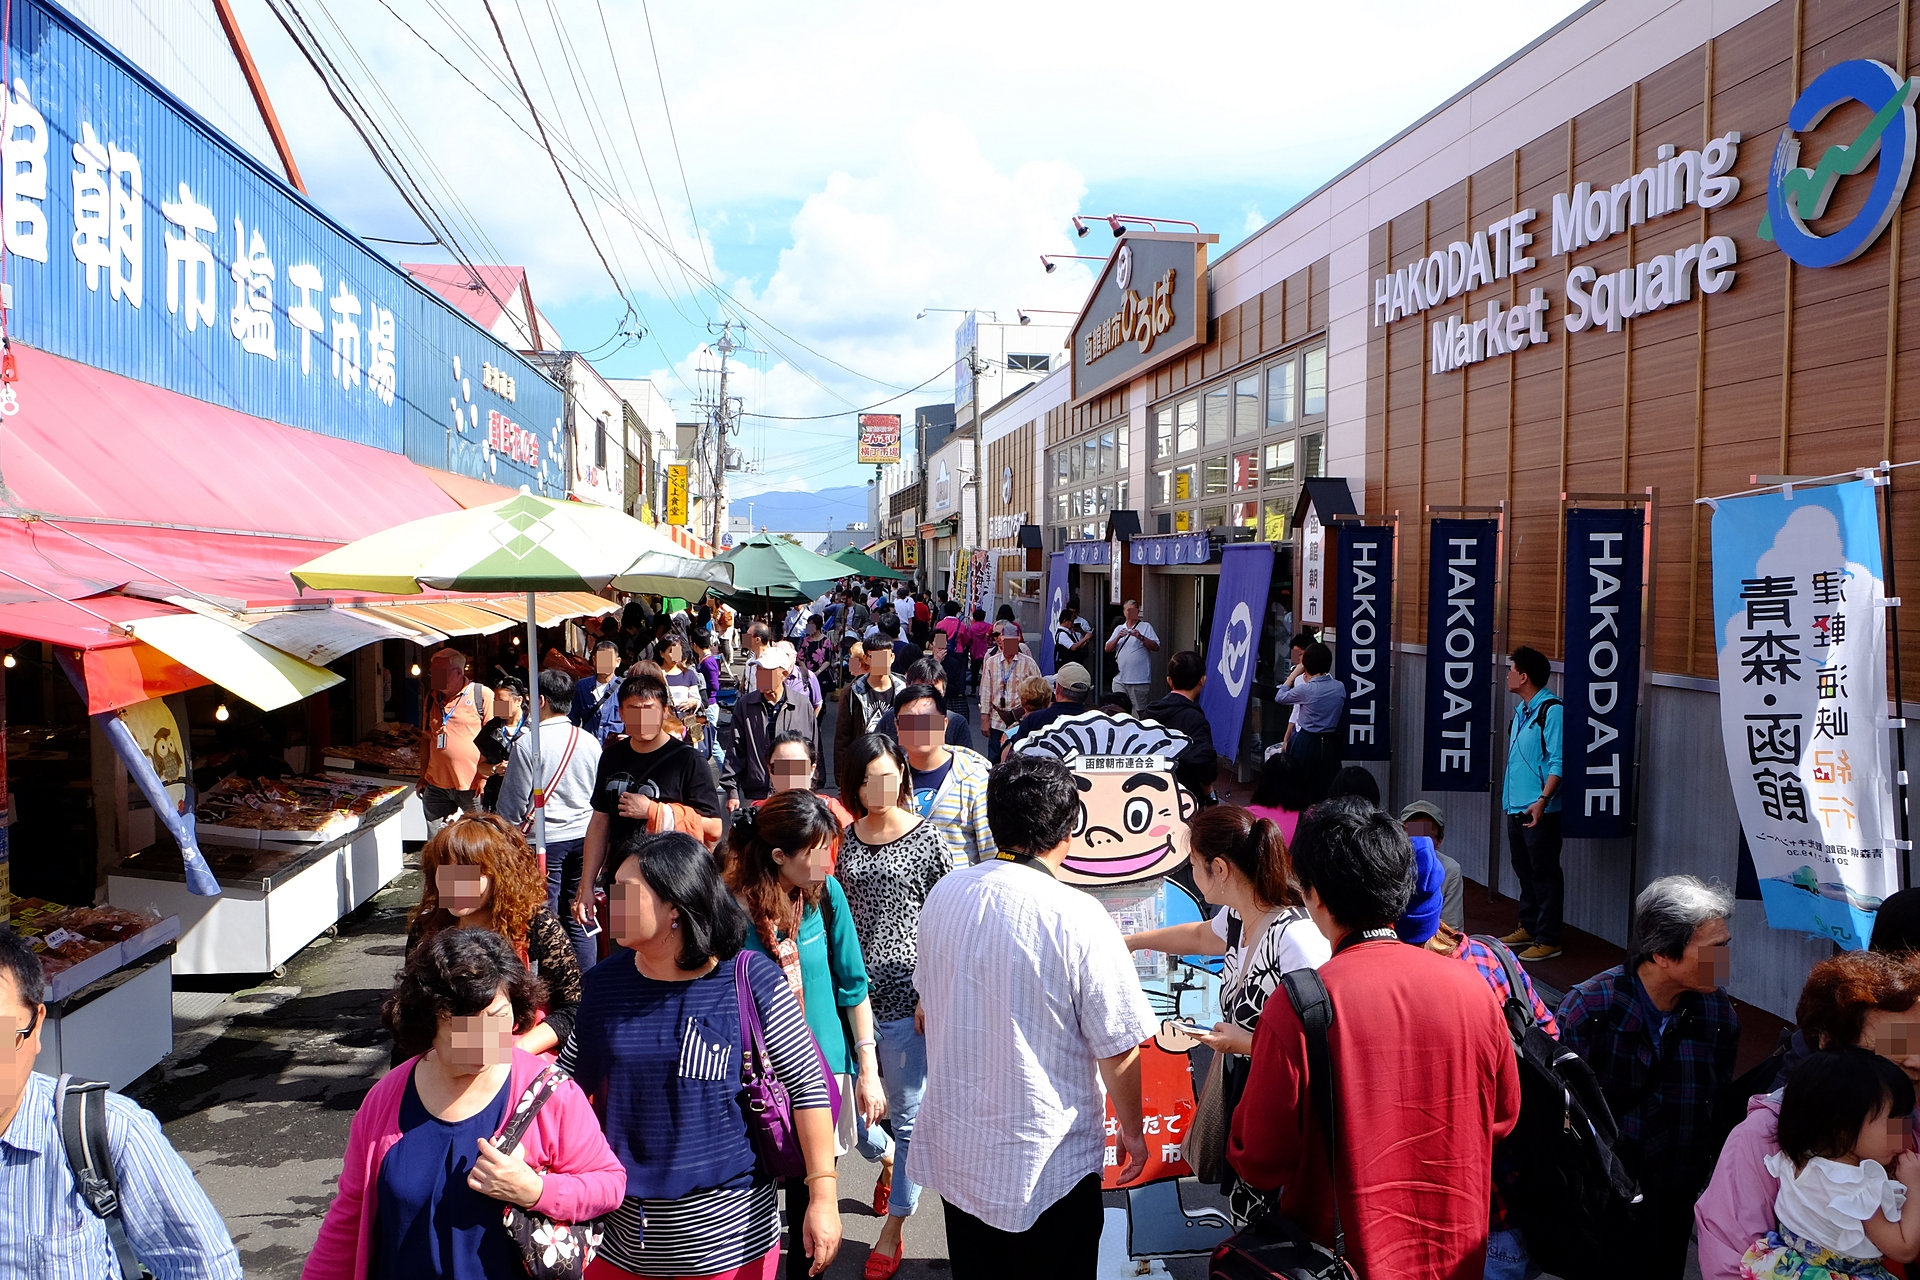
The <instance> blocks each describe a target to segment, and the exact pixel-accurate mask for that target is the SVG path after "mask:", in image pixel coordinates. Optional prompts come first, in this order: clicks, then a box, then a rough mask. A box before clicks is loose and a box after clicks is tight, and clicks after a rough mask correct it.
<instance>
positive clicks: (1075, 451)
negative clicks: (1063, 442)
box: [1066, 444, 1086, 481]
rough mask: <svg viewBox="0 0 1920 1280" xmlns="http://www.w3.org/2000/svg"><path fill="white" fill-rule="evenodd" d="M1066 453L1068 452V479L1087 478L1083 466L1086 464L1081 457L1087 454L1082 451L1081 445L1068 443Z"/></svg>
mask: <svg viewBox="0 0 1920 1280" xmlns="http://www.w3.org/2000/svg"><path fill="white" fill-rule="evenodd" d="M1066 454H1067V479H1068V480H1069V481H1079V480H1084V479H1086V473H1085V471H1084V470H1082V467H1083V465H1084V464H1083V463H1082V462H1081V459H1082V458H1083V457H1084V456H1085V454H1084V453H1083V452H1082V451H1081V449H1080V446H1079V445H1077V444H1070V445H1068V446H1067V448H1066Z"/></svg>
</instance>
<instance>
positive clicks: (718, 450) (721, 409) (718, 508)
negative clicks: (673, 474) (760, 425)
mask: <svg viewBox="0 0 1920 1280" xmlns="http://www.w3.org/2000/svg"><path fill="white" fill-rule="evenodd" d="M739 347H740V344H739V343H737V342H735V341H734V340H733V321H731V320H728V321H725V322H724V323H723V324H722V325H721V327H720V340H719V341H718V342H716V343H714V344H713V348H714V350H716V351H718V352H719V353H720V403H719V405H718V406H717V407H716V408H715V409H714V414H713V426H714V441H713V497H712V503H713V525H712V529H713V536H712V537H711V538H710V539H708V541H709V542H711V543H712V544H713V546H714V548H715V549H716V550H718V549H719V547H720V535H721V534H722V533H724V532H725V531H726V520H727V428H728V425H729V422H730V420H731V419H732V417H733V402H732V401H730V400H728V399H727V358H728V357H729V356H731V355H732V354H733V353H734V352H735V351H737V350H738V349H739Z"/></svg>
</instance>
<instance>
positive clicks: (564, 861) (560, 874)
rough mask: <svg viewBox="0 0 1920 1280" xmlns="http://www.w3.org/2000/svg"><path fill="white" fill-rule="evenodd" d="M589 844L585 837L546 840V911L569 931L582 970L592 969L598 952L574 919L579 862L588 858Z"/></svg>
mask: <svg viewBox="0 0 1920 1280" xmlns="http://www.w3.org/2000/svg"><path fill="white" fill-rule="evenodd" d="M586 845H587V842H586V840H585V839H584V838H582V839H579V840H549V841H548V842H547V910H548V911H550V912H552V913H553V918H554V919H555V920H558V921H559V922H560V927H561V928H563V929H565V930H566V931H567V941H569V942H571V943H572V944H573V954H574V955H575V956H576V957H578V959H579V961H580V972H581V973H585V972H586V971H587V970H589V969H591V968H593V962H594V957H595V954H596V952H597V951H598V948H597V947H596V946H595V945H594V940H593V938H592V937H591V936H590V935H589V934H588V933H587V931H586V930H585V929H584V928H582V927H581V926H580V922H579V921H578V920H575V919H574V918H573V899H574V897H575V896H576V895H577V894H578V893H579V892H580V863H581V861H582V859H583V858H584V857H585V852H586Z"/></svg>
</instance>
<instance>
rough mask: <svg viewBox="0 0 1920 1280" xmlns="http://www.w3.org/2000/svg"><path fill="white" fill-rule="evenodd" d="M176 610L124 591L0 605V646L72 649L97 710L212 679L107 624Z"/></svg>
mask: <svg viewBox="0 0 1920 1280" xmlns="http://www.w3.org/2000/svg"><path fill="white" fill-rule="evenodd" d="M179 612H181V611H180V610H178V609H175V608H173V607H171V606H169V605H164V604H155V603H152V602H150V601H146V600H128V599H126V598H125V597H122V596H105V597H102V598H99V599H95V600H88V601H87V602H86V603H85V604H70V603H67V602H65V601H61V600H41V601H35V602H32V603H22V604H0V637H7V639H5V640H0V646H5V647H11V643H12V641H15V640H44V641H46V642H47V643H48V644H51V645H53V646H54V647H55V648H57V649H65V650H67V651H68V652H70V653H71V654H73V656H74V658H75V659H76V660H77V661H78V662H79V664H80V669H81V670H82V671H83V672H84V673H85V675H86V681H87V711H88V713H89V714H94V715H97V714H99V713H100V712H102V711H117V710H119V709H120V708H121V707H130V706H132V705H133V704H134V703H136V702H145V701H146V700H147V699H148V698H159V697H164V696H165V695H167V694H169V693H184V692H185V691H186V690H188V689H198V688H200V687H201V686H202V685H208V684H212V683H213V681H211V680H209V679H207V677H205V676H203V675H201V674H200V673H199V672H197V671H194V670H193V669H191V668H189V667H185V666H182V665H181V664H180V663H178V662H175V661H174V660H173V659H172V658H169V657H168V656H167V655H166V654H164V653H162V652H160V651H159V650H158V649H156V648H154V647H153V646H152V645H147V644H142V643H140V642H139V641H138V640H135V639H134V638H133V637H132V636H129V635H125V634H123V633H121V632H118V631H115V630H114V629H113V627H112V625H111V624H112V623H115V622H123V623H124V622H138V621H140V620H141V619H142V618H157V617H161V616H163V615H165V614H170V613H179Z"/></svg>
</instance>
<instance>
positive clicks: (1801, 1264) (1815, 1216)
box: [1740, 1151, 1907, 1280]
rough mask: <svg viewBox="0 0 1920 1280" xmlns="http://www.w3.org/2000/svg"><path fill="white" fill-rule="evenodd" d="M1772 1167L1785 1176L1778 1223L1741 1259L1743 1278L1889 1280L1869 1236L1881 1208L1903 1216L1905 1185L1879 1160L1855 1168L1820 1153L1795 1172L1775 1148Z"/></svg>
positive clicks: (1776, 1205) (1776, 1206) (1892, 1216)
mask: <svg viewBox="0 0 1920 1280" xmlns="http://www.w3.org/2000/svg"><path fill="white" fill-rule="evenodd" d="M1766 1164H1767V1172H1768V1173H1771V1174H1772V1175H1774V1176H1775V1177H1776V1178H1778V1179H1780V1194H1779V1196H1778V1197H1776V1198H1775V1200H1774V1202H1773V1212H1774V1217H1775V1218H1776V1219H1777V1221H1778V1225H1777V1226H1776V1228H1775V1229H1774V1230H1772V1231H1769V1232H1768V1233H1767V1234H1766V1235H1764V1236H1762V1237H1761V1238H1760V1239H1758V1240H1756V1241H1754V1242H1753V1244H1752V1245H1751V1246H1750V1247H1749V1248H1748V1249H1747V1252H1746V1254H1745V1256H1743V1257H1742V1258H1741V1259H1740V1280H1828V1277H1830V1276H1865V1277H1874V1278H1875V1280H1879V1278H1881V1277H1886V1278H1887V1280H1891V1277H1892V1274H1893V1273H1892V1272H1890V1271H1888V1270H1887V1268H1886V1266H1885V1265H1884V1264H1883V1263H1882V1262H1881V1260H1880V1259H1881V1253H1880V1250H1879V1249H1877V1248H1875V1247H1874V1245H1873V1242H1872V1241H1870V1240H1868V1239H1867V1232H1866V1222H1867V1220H1868V1219H1869V1218H1871V1217H1873V1215H1874V1214H1875V1213H1884V1214H1886V1217H1887V1221H1889V1222H1898V1221H1900V1213H1901V1210H1902V1209H1903V1208H1904V1207H1905V1205H1906V1199H1907V1188H1906V1187H1905V1185H1903V1184H1902V1183H1900V1182H1899V1181H1897V1180H1895V1179H1894V1178H1893V1177H1891V1176H1889V1175H1888V1173H1887V1171H1886V1169H1885V1168H1883V1167H1882V1166H1881V1165H1880V1164H1879V1163H1878V1162H1877V1161H1873V1160H1862V1161H1861V1162H1860V1163H1859V1164H1857V1165H1849V1164H1842V1163H1841V1162H1840V1161H1838V1160H1829V1159H1827V1158H1826V1157H1824V1156H1815V1157H1813V1158H1812V1159H1811V1160H1808V1161H1807V1163H1806V1165H1805V1166H1804V1167H1803V1168H1800V1169H1797V1170H1796V1169H1795V1168H1794V1167H1793V1159H1792V1158H1791V1157H1790V1156H1788V1155H1787V1154H1786V1153H1785V1152H1782V1151H1776V1152H1774V1153H1773V1154H1772V1155H1770V1156H1768V1157H1767V1161H1766Z"/></svg>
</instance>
